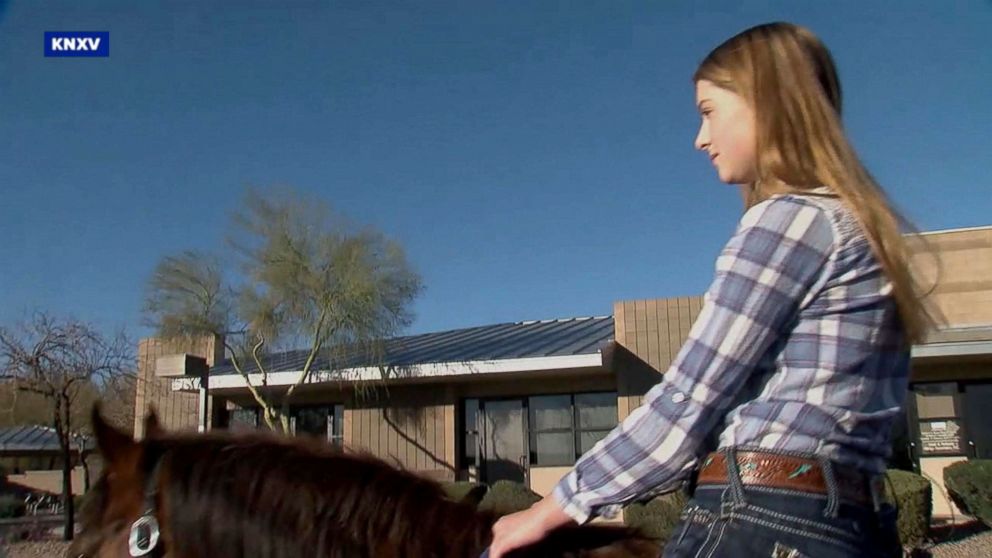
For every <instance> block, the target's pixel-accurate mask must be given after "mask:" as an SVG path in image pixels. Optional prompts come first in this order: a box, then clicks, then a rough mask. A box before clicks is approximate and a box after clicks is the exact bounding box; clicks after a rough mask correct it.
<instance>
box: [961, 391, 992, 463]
mask: <svg viewBox="0 0 992 558" xmlns="http://www.w3.org/2000/svg"><path fill="white" fill-rule="evenodd" d="M964 420H965V433H966V434H967V436H968V442H967V444H968V448H967V449H968V457H971V458H978V459H990V458H992V384H965V386H964Z"/></svg>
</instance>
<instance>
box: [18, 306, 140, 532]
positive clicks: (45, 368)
mask: <svg viewBox="0 0 992 558" xmlns="http://www.w3.org/2000/svg"><path fill="white" fill-rule="evenodd" d="M130 346H131V344H130V343H129V342H128V341H127V339H126V338H125V336H124V335H123V334H120V335H118V336H116V337H114V338H112V339H107V338H105V337H104V336H103V335H101V334H100V333H99V332H97V331H96V330H95V329H94V328H93V327H92V326H89V325H87V324H84V323H82V322H79V321H76V320H74V319H71V318H69V319H57V318H54V317H52V316H50V315H48V314H45V313H37V314H35V315H34V317H33V319H31V320H30V321H28V322H25V323H23V324H21V325H20V326H18V327H16V328H15V329H8V328H3V327H0V380H3V381H5V382H7V383H9V384H10V385H11V386H13V392H14V393H28V394H33V395H35V396H40V397H42V398H44V400H45V401H46V402H47V403H48V404H49V405H51V407H50V412H51V415H50V419H51V424H52V426H53V427H54V429H55V433H56V435H57V436H58V440H59V449H60V450H61V454H62V501H63V505H64V508H65V517H66V521H65V529H64V532H63V537H64V538H65V540H70V539H71V538H72V534H73V523H74V519H75V517H74V515H75V509H74V506H73V499H72V474H71V472H72V462H73V460H72V454H73V449H74V448H75V447H76V445H77V444H78V436H77V434H78V428H77V425H80V424H83V423H82V422H81V421H79V417H80V415H79V414H78V411H79V405H78V403H79V402H80V401H81V399H82V398H84V397H86V396H87V394H92V393H93V388H94V386H95V385H100V384H102V383H104V382H106V381H109V380H110V379H112V378H114V377H117V376H120V375H123V374H129V373H131V370H132V362H133V358H132V356H131V352H130V350H129V349H130ZM81 457H82V456H81Z"/></svg>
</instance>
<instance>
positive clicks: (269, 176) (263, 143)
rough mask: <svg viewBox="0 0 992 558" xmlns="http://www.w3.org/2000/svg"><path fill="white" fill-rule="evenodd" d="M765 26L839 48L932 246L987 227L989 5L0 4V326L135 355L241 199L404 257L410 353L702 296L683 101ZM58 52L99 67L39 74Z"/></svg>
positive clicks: (733, 203) (697, 208) (711, 183)
mask: <svg viewBox="0 0 992 558" xmlns="http://www.w3.org/2000/svg"><path fill="white" fill-rule="evenodd" d="M205 4H213V5H214V6H215V7H209V6H205ZM236 4H238V5H241V6H242V7H240V8H234V7H226V8H221V7H220V6H221V5H223V6H233V5H236ZM771 20H787V21H793V22H796V23H801V24H804V25H807V26H809V27H810V28H812V29H813V30H814V31H815V32H816V33H818V34H819V35H820V36H821V37H822V38H823V39H824V41H825V42H826V43H827V45H828V46H829V47H830V48H831V50H832V52H833V54H834V56H835V59H836V61H837V63H838V66H839V68H840V73H841V79H842V83H843V87H844V92H845V115H844V119H845V124H846V126H847V129H848V132H849V134H850V136H851V138H852V140H853V142H854V143H855V145H856V146H857V148H858V149H859V151H860V153H861V155H862V157H863V159H864V160H865V161H866V163H867V164H868V166H869V167H870V169H871V170H872V171H873V173H874V174H875V176H876V178H877V179H878V180H879V181H880V182H881V183H882V184H883V185H884V186H885V187H886V189H887V191H888V192H889V194H890V196H891V197H892V198H893V199H894V200H895V202H896V204H897V205H898V206H899V207H900V208H901V209H902V210H903V211H904V212H905V213H906V214H907V215H908V216H909V217H910V218H911V219H912V220H913V221H915V222H916V223H917V225H918V226H919V227H920V228H921V229H924V230H933V229H945V228H957V227H969V226H980V225H990V224H992V182H990V180H989V178H988V176H989V167H990V163H992V156H990V155H989V154H990V153H992V102H990V98H992V97H990V95H989V90H990V88H992V56H990V54H989V53H992V39H990V37H992V35H990V34H989V33H988V30H989V29H992V2H989V1H981V0H974V1H960V2H932V1H916V0H912V1H911V0H898V1H888V2H862V1H840V2H819V1H817V2H812V1H810V2H806V1H799V2H797V1H783V2H732V1H726V2H722V1H721V2H688V1H685V2H676V1H672V2H637V3H631V2H622V1H617V0H611V1H609V2H592V1H590V2H573V3H565V2H545V1H539V0H526V1H506V0H501V1H499V2H432V1H421V2H402V3H401V2H382V1H355V2H331V3H325V2H320V3H318V2H285V3H283V2H274V1H273V2H262V1H252V2H224V3H220V2H213V3H200V2H161V3H152V2H133V1H122V2H98V1H87V2H45V1H38V0H30V1H29V0H21V1H15V2H0V138H2V139H0V142H2V143H0V192H2V197H0V238H2V239H3V241H2V242H0V261H2V262H3V266H4V269H3V270H2V271H0V323H3V324H9V323H11V322H12V321H15V320H17V319H19V318H21V317H23V316H24V315H25V313H26V312H30V311H32V310H35V309H43V310H49V311H52V312H56V313H60V314H69V315H74V316H76V317H78V318H81V319H85V320H88V321H91V322H93V323H94V324H96V325H97V326H98V327H100V328H104V329H106V330H108V331H109V330H112V329H116V328H120V327H125V328H127V330H128V331H129V333H130V334H131V335H133V336H135V337H137V336H143V335H148V334H149V333H150V331H149V330H147V329H146V328H144V327H142V326H141V325H140V308H141V301H142V290H143V286H144V284H145V282H146V280H147V278H148V276H149V274H150V272H151V270H152V268H153V267H154V265H155V263H156V262H157V261H158V260H159V259H160V258H161V257H162V256H164V255H167V254H174V253H177V252H179V251H182V250H185V249H191V248H193V249H217V248H220V247H222V246H223V238H224V234H225V230H226V228H227V225H228V216H229V214H230V212H231V211H232V210H233V209H235V208H237V207H238V204H239V201H240V200H241V196H242V193H243V191H244V189H245V187H246V186H248V185H253V186H256V187H259V188H262V189H265V188H270V187H274V186H276V185H291V186H293V187H295V188H297V189H299V190H303V191H305V192H310V193H312V194H314V195H316V196H319V197H320V198H321V199H323V200H326V201H327V202H328V203H330V204H331V205H333V206H334V208H335V209H336V210H338V211H339V212H341V213H343V214H345V215H347V216H349V217H350V218H351V219H353V220H355V221H357V222H360V223H367V224H371V225H374V226H376V227H378V228H380V229H381V230H383V231H384V232H385V233H386V234H388V235H389V236H391V237H392V238H395V239H397V240H398V241H400V242H401V243H402V244H403V245H404V246H405V247H406V250H407V253H408V256H409V258H410V260H411V261H412V262H413V264H414V266H415V267H416V268H417V270H418V271H419V272H420V273H421V274H422V276H423V278H424V283H425V285H426V291H425V292H424V294H423V295H422V296H421V297H420V298H419V299H418V300H417V302H416V304H415V307H414V310H415V312H416V314H417V319H416V321H415V323H414V324H413V326H412V328H411V329H410V332H411V333H415V332H425V331H437V330H444V329H450V328H457V327H465V326H471V325H482V324H490V323H498V322H506V321H518V320H531V319H550V318H562V317H574V316H590V315H607V314H610V313H611V312H612V304H613V302H614V301H616V300H623V299H632V298H654V297H666V296H679V295H693V294H700V293H702V292H703V291H704V290H705V288H706V286H707V285H708V283H709V280H710V278H711V276H712V269H713V259H714V257H715V255H716V254H717V252H718V251H719V249H720V247H721V246H722V245H723V243H724V242H725V241H726V239H727V237H728V236H729V235H730V233H731V232H732V231H733V228H734V225H735V224H736V220H737V218H738V217H739V214H740V211H741V207H740V200H739V196H738V194H737V192H736V191H735V190H734V189H733V188H731V187H728V186H725V185H722V184H721V183H719V182H718V181H717V179H716V177H715V175H714V173H713V171H712V168H711V166H710V164H709V162H708V161H707V160H706V158H705V156H703V155H701V154H699V153H697V152H695V151H694V150H693V148H692V140H693V137H694V135H695V133H696V126H697V124H698V120H697V116H696V114H695V112H694V109H693V89H692V84H691V81H690V79H691V75H692V72H693V70H694V69H695V66H696V64H697V63H698V62H699V61H700V60H701V59H702V58H703V57H704V56H705V54H706V53H707V52H708V51H709V50H710V49H711V48H712V47H714V46H716V45H717V44H718V43H720V42H721V41H722V40H724V39H726V38H728V37H729V36H731V35H732V34H734V33H736V32H738V31H740V30H742V29H744V28H746V27H749V26H751V25H754V24H757V23H761V22H766V21H771ZM56 30H59V31H63V30H93V31H109V32H110V38H111V54H110V57H109V58H105V59H52V58H44V57H43V34H44V32H45V31H56Z"/></svg>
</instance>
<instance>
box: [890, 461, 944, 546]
mask: <svg viewBox="0 0 992 558" xmlns="http://www.w3.org/2000/svg"><path fill="white" fill-rule="evenodd" d="M887 473H888V476H889V481H890V482H891V486H890V485H889V483H886V486H885V492H886V494H887V495H888V498H889V500H894V501H895V502H896V504H897V505H898V507H899V520H898V527H899V539H900V540H901V541H902V544H903V546H909V547H913V548H918V547H920V546H922V544H923V542H924V541H925V540H926V539H927V536H928V535H929V534H930V514H931V512H932V511H933V488H932V487H931V485H930V481H928V480H927V479H925V478H923V477H921V476H920V475H917V474H916V473H910V472H908V471H898V470H896V469H889V470H888V472H887Z"/></svg>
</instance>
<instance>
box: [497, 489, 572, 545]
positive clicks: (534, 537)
mask: <svg viewBox="0 0 992 558" xmlns="http://www.w3.org/2000/svg"><path fill="white" fill-rule="evenodd" d="M569 523H572V524H575V522H574V521H573V520H572V518H571V517H569V516H568V515H567V514H566V513H565V512H563V511H562V510H561V508H560V507H558V503H557V502H555V500H554V498H553V497H552V496H547V497H545V498H544V499H543V500H541V501H540V502H538V503H536V504H534V505H533V506H531V507H530V508H529V509H526V510H524V511H521V512H517V513H513V514H510V515H506V516H503V517H501V518H500V519H499V521H497V522H496V523H495V524H494V525H493V542H492V544H490V545H489V556H490V558H503V557H504V556H505V555H506V554H508V553H509V552H511V551H513V550H516V549H518V548H522V547H525V546H530V545H532V544H535V543H537V542H539V541H541V540H542V539H544V537H546V536H547V535H548V533H550V532H551V531H553V530H555V529H557V528H559V527H561V526H563V525H567V524H569Z"/></svg>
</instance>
